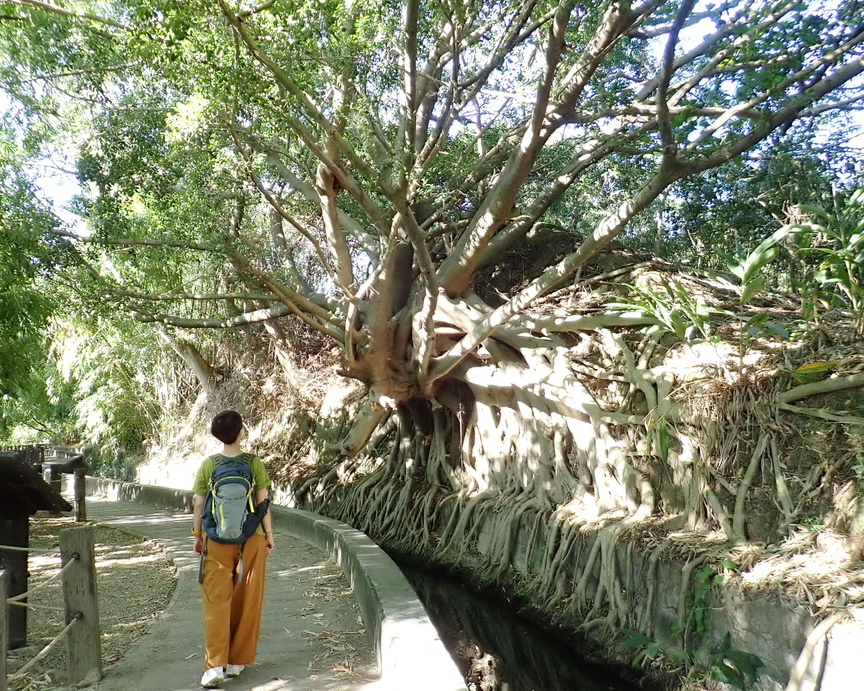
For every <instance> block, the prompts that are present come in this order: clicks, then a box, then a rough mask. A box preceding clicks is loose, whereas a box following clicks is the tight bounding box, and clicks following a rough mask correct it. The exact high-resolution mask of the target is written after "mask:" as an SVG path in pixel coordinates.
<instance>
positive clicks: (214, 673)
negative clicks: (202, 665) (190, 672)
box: [201, 667, 225, 689]
mask: <svg viewBox="0 0 864 691" xmlns="http://www.w3.org/2000/svg"><path fill="white" fill-rule="evenodd" d="M223 681H225V671H224V670H223V669H222V668H221V667H211V668H210V669H208V670H207V671H206V672H204V676H203V677H201V686H203V687H204V688H205V689H215V688H218V687H219V684H221V683H222V682H223Z"/></svg>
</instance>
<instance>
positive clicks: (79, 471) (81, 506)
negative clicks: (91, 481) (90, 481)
mask: <svg viewBox="0 0 864 691" xmlns="http://www.w3.org/2000/svg"><path fill="white" fill-rule="evenodd" d="M86 472H87V471H86V469H85V468H75V476H74V477H75V480H74V489H75V521H76V523H85V522H86V521H87V504H86V503H85V498H86V496H87V487H86V482H87V480H86V477H85V474H86Z"/></svg>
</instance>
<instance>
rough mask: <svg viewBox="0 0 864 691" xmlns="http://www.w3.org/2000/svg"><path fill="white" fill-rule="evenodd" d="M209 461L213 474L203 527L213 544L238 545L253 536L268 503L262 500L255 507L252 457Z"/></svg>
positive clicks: (245, 455)
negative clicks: (211, 463)
mask: <svg viewBox="0 0 864 691" xmlns="http://www.w3.org/2000/svg"><path fill="white" fill-rule="evenodd" d="M212 458H213V461H214V465H213V473H212V475H211V476H210V487H209V489H208V491H207V498H206V500H205V503H204V513H203V514H202V515H201V520H202V527H203V528H204V533H205V534H206V535H207V537H208V539H210V540H213V541H214V542H221V543H223V544H227V545H239V544H242V543H244V542H246V540H247V539H249V538H250V537H252V535H254V534H255V531H256V530H257V529H258V526H259V525H260V524H261V519H262V518H264V515H265V514H266V513H267V505H268V504H269V502H268V501H266V500H265V501H264V502H261V504H260V505H259V506H257V507H256V506H255V497H254V484H253V481H252V459H253V458H254V456H253V455H252V454H248V453H244V454H243V455H242V456H240V457H239V458H230V459H227V458H225V457H224V456H221V455H219V456H213V457H212Z"/></svg>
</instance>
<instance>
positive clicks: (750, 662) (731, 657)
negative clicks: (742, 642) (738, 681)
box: [726, 650, 765, 681]
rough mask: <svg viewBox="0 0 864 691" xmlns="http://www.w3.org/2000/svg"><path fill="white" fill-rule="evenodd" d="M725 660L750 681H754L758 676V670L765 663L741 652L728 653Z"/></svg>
mask: <svg viewBox="0 0 864 691" xmlns="http://www.w3.org/2000/svg"><path fill="white" fill-rule="evenodd" d="M726 659H727V660H728V661H729V662H731V663H732V664H733V665H735V667H736V668H737V669H738V670H739V671H740V672H741V673H742V674H744V675H746V676H748V677H750V679H751V680H752V681H756V677H758V676H759V672H758V670H759V668H760V667H764V666H765V663H764V662H762V660H761V659H760V658H759V657H758V656H756V655H753V654H752V653H746V652H744V651H743V650H730V651H728V652H727V653H726Z"/></svg>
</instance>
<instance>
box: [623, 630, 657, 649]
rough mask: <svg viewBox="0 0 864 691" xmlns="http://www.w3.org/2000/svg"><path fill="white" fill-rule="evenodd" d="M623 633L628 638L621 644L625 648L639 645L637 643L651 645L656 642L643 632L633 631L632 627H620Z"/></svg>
mask: <svg viewBox="0 0 864 691" xmlns="http://www.w3.org/2000/svg"><path fill="white" fill-rule="evenodd" d="M618 630H619V631H620V632H621V633H623V634H624V635H625V636H626V637H627V640H625V641H624V642H623V643H622V644H621V645H623V646H624V647H625V648H629V647H633V646H637V645H650V644H651V643H654V639H653V638H649V637H648V636H646V635H645V634H643V633H639V632H638V631H633V630H632V629H624V628H621V629H618Z"/></svg>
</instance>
